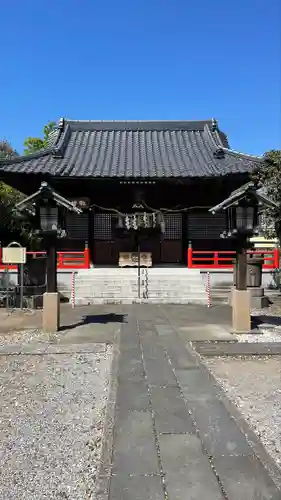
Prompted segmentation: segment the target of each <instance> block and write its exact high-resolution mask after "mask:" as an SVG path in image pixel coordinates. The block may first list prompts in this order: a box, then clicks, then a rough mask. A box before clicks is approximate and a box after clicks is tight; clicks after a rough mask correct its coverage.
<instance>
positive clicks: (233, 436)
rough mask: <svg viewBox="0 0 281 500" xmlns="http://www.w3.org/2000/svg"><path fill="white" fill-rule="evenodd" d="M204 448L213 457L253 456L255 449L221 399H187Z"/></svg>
mask: <svg viewBox="0 0 281 500" xmlns="http://www.w3.org/2000/svg"><path fill="white" fill-rule="evenodd" d="M187 405H188V407H189V410H190V411H191V414H192V418H193V420H194V422H195V425H196V429H197V430H198V432H199V435H200V438H201V440H202V442H203V445H204V448H205V449H206V450H207V452H208V454H209V455H211V456H212V457H221V456H231V455H236V456H251V455H253V453H254V451H253V449H252V448H251V446H250V445H249V443H248V442H247V440H246V437H245V435H244V434H243V433H242V431H241V430H240V429H239V427H238V425H237V423H236V422H235V420H234V419H233V418H231V416H230V414H229V413H228V411H227V409H226V408H225V406H224V404H223V403H222V401H220V400H219V399H213V398H211V399H206V398H201V399H199V398H197V399H195V398H193V399H190V400H187Z"/></svg>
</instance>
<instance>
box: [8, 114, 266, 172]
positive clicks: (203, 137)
mask: <svg viewBox="0 0 281 500" xmlns="http://www.w3.org/2000/svg"><path fill="white" fill-rule="evenodd" d="M261 161H262V159H261V158H260V157H254V156H250V155H245V154H241V153H238V152H235V151H232V150H230V149H229V147H228V142H227V138H226V135H225V134H223V133H222V132H221V131H220V130H219V128H218V126H217V122H216V121H215V120H206V121H143V122H142V121H132V122H128V121H70V120H60V122H59V125H58V129H57V134H54V135H53V137H52V140H51V141H50V142H49V146H48V148H47V149H45V150H42V151H39V152H38V153H36V154H32V155H29V156H21V157H18V158H14V159H11V160H8V161H7V160H0V174H1V171H2V172H3V173H4V172H14V173H26V174H41V175H44V174H48V175H49V176H59V177H118V178H120V177H121V178H122V177H127V178H151V177H154V178H157V177H158V178H159V177H160V178H163V177H165V178H167V177H182V178H184V177H214V176H224V175H227V174H231V173H244V172H249V171H251V170H253V169H255V168H256V167H257V166H258V165H259V164H260V162H261Z"/></svg>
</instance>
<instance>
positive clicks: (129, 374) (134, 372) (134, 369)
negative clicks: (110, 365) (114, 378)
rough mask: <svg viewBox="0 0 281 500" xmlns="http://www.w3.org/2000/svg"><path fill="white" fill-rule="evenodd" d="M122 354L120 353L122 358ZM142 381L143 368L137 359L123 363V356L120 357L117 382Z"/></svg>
mask: <svg viewBox="0 0 281 500" xmlns="http://www.w3.org/2000/svg"><path fill="white" fill-rule="evenodd" d="M122 354H123V353H121V356H122ZM143 379H144V367H143V363H142V361H141V360H139V359H135V358H132V359H131V360H129V359H128V361H126V362H124V356H122V357H121V361H120V363H119V368H118V380H119V382H120V381H123V380H132V381H133V380H135V381H141V380H143Z"/></svg>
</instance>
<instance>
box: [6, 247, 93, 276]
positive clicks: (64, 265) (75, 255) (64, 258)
mask: <svg viewBox="0 0 281 500" xmlns="http://www.w3.org/2000/svg"><path fill="white" fill-rule="evenodd" d="M26 253H27V255H33V256H34V258H35V257H36V256H39V255H45V252H26ZM57 256H58V261H57V267H58V269H89V267H90V255H89V249H88V248H85V250H83V251H82V252H72V251H67V252H57ZM3 269H11V270H12V269H17V266H16V265H7V264H3V263H2V249H1V248H0V271H1V270H3Z"/></svg>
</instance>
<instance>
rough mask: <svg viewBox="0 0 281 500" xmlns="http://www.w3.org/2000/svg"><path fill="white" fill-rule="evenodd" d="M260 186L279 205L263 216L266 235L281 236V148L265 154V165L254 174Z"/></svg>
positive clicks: (268, 210)
mask: <svg viewBox="0 0 281 500" xmlns="http://www.w3.org/2000/svg"><path fill="white" fill-rule="evenodd" d="M254 180H255V181H256V182H257V183H258V185H259V186H261V187H262V186H263V187H264V188H265V189H266V193H267V195H268V196H269V197H270V198H271V199H273V200H274V201H275V202H277V204H278V205H279V208H278V209H277V210H273V209H267V210H265V212H264V213H263V216H262V223H261V226H262V230H263V232H264V234H265V236H266V237H268V238H275V237H276V236H277V237H278V238H279V241H280V237H281V150H271V151H268V152H266V153H265V154H264V165H263V166H262V167H261V168H260V169H259V170H258V172H256V174H255V175H254Z"/></svg>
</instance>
